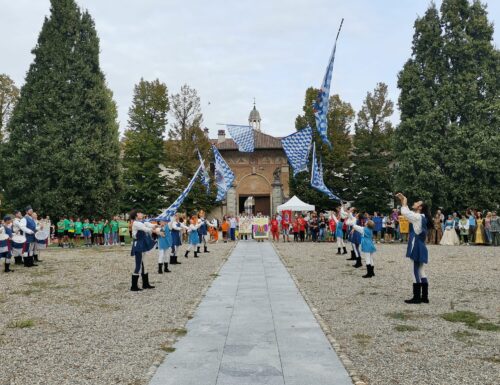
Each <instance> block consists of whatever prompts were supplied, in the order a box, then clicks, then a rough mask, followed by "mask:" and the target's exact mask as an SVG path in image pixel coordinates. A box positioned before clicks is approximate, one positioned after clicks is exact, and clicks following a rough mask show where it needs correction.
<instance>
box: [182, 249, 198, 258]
mask: <svg viewBox="0 0 500 385" xmlns="http://www.w3.org/2000/svg"><path fill="white" fill-rule="evenodd" d="M195 253H196V251H195ZM188 255H189V250H186V252H185V253H184V257H185V258H187V257H188Z"/></svg>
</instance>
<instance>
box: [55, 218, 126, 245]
mask: <svg viewBox="0 0 500 385" xmlns="http://www.w3.org/2000/svg"><path fill="white" fill-rule="evenodd" d="M55 232H56V235H57V243H58V246H59V247H68V248H74V247H78V246H79V245H80V243H81V242H83V244H84V245H85V247H92V246H113V245H120V244H121V245H124V244H125V237H126V236H127V234H128V233H129V232H130V224H129V222H127V221H125V220H123V219H121V218H120V217H119V216H114V217H113V218H112V219H111V220H108V219H100V220H92V221H91V220H89V219H84V220H83V221H82V220H81V219H80V218H76V219H75V218H73V217H67V216H63V217H62V218H61V219H60V220H59V221H58V222H57V224H56V228H55Z"/></svg>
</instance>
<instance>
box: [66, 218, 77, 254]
mask: <svg viewBox="0 0 500 385" xmlns="http://www.w3.org/2000/svg"><path fill="white" fill-rule="evenodd" d="M67 228H68V238H69V248H70V249H71V248H74V247H75V222H73V217H69V221H68V227H67Z"/></svg>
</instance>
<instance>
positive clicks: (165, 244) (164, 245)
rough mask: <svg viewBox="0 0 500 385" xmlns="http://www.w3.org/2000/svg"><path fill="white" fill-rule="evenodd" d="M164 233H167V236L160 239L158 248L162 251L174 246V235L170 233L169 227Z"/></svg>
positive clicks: (165, 228) (166, 227)
mask: <svg viewBox="0 0 500 385" xmlns="http://www.w3.org/2000/svg"><path fill="white" fill-rule="evenodd" d="M163 232H164V233H165V236H164V237H162V236H159V237H158V248H159V249H160V250H167V249H169V248H170V247H171V246H172V233H171V232H170V228H169V227H168V225H165V227H164V228H163Z"/></svg>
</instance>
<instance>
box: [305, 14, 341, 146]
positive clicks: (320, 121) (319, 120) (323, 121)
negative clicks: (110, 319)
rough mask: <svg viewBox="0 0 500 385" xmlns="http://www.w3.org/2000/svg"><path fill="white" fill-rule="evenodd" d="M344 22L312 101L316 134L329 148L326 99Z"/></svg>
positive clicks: (327, 98) (327, 99)
mask: <svg viewBox="0 0 500 385" xmlns="http://www.w3.org/2000/svg"><path fill="white" fill-rule="evenodd" d="M343 23H344V19H342V21H341V22H340V27H339V31H338V32H337V37H336V38H335V44H334V45H333V50H332V55H331V56H330V60H329V61H328V67H326V73H325V77H324V78H323V83H322V84H321V89H320V90H319V92H318V98H317V99H316V102H315V103H314V106H313V108H314V116H315V117H316V129H317V130H318V134H319V136H320V137H321V139H322V140H323V143H326V144H327V145H328V146H329V147H330V148H332V144H331V143H330V141H329V140H328V122H327V114H328V101H329V99H330V86H331V82H332V73H333V62H334V61H335V51H336V50H337V40H338V38H339V34H340V30H341V29H342V24H343Z"/></svg>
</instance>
